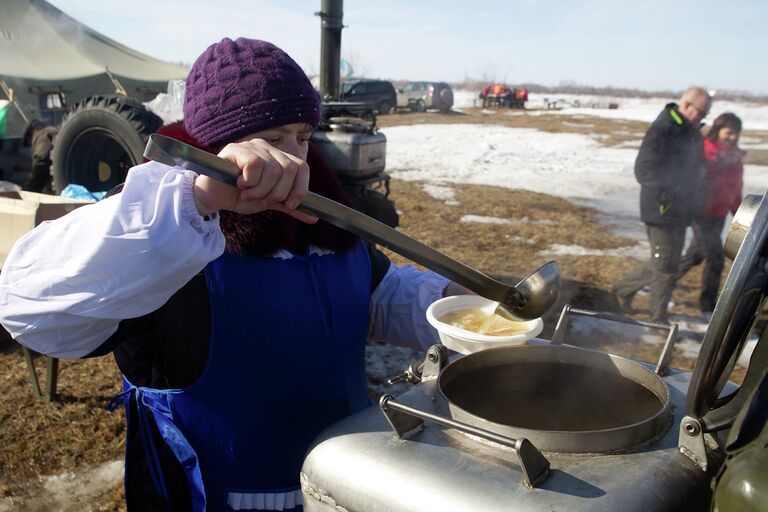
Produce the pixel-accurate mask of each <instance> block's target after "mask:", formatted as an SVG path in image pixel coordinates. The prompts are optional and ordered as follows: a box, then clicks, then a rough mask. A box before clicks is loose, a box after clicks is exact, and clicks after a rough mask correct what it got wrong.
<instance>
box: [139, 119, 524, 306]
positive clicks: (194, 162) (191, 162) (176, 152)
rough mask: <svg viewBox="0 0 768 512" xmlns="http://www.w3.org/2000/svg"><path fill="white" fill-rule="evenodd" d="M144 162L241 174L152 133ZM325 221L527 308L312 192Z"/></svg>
mask: <svg viewBox="0 0 768 512" xmlns="http://www.w3.org/2000/svg"><path fill="white" fill-rule="evenodd" d="M144 156H145V157H146V158H148V159H150V160H155V161H157V162H160V163H164V164H166V165H178V166H180V167H183V168H185V169H190V170H192V171H195V172H197V173H199V174H205V175H206V176H209V177H211V178H213V179H215V180H217V181H221V182H224V183H227V184H229V185H234V184H235V183H236V181H237V177H238V176H239V175H240V169H239V168H238V167H237V166H236V165H235V164H234V163H232V162H230V161H229V160H225V159H224V158H220V157H217V156H215V155H212V154H210V153H208V152H206V151H202V150H200V149H197V148H195V147H193V146H190V145H188V144H184V143H183V142H180V141H178V140H175V139H172V138H170V137H166V136H164V135H159V134H156V133H153V134H152V135H150V136H149V141H148V142H147V147H146V149H145V151H144ZM298 209H299V210H301V211H302V212H305V213H309V214H310V215H314V216H316V217H318V218H320V219H323V220H324V221H326V222H328V223H330V224H333V225H334V226H337V227H340V228H342V229H345V230H347V231H350V232H352V233H354V234H356V235H358V236H360V237H362V238H365V239H367V240H370V241H371V242H374V243H377V244H379V245H382V246H384V247H386V248H387V249H391V250H392V251H394V252H396V253H398V254H400V255H402V256H405V257H406V258H408V259H410V260H412V261H414V262H416V263H419V264H421V265H424V266H425V267H427V268H428V269H430V270H433V271H435V272H437V273H438V274H441V275H443V276H445V277H447V278H448V279H450V280H451V281H454V282H455V283H458V284H460V285H462V286H464V287H466V288H468V289H470V290H472V291H473V292H475V293H477V294H479V295H482V296H483V297H485V298H486V299H490V300H494V301H499V302H504V303H506V304H514V303H516V302H517V303H522V302H524V301H523V298H522V294H521V293H520V292H519V291H518V290H517V289H515V288H512V287H510V286H508V285H505V284H503V283H500V282H499V281H496V280H495V279H492V278H490V277H488V276H486V275H485V274H483V273H482V272H479V271H477V270H475V269H473V268H471V267H468V266H467V265H464V264H463V263H460V262H458V261H456V260H454V259H453V258H450V257H448V256H446V255H445V254H443V253H440V252H438V251H436V250H435V249H432V248H431V247H428V246H426V245H424V244H422V243H421V242H418V241H417V240H414V239H413V238H411V237H409V236H407V235H405V234H403V233H401V232H399V231H396V230H395V229H393V228H391V227H389V226H387V225H386V224H384V223H381V222H379V221H377V220H375V219H372V218H371V217H369V216H367V215H365V214H363V213H360V212H358V211H357V210H354V209H352V208H349V207H347V206H344V205H343V204H340V203H337V202H336V201H333V200H331V199H328V198H327V197H323V196H320V195H318V194H315V193H313V192H308V193H307V196H306V197H305V198H304V200H303V201H302V202H301V205H299V207H298Z"/></svg>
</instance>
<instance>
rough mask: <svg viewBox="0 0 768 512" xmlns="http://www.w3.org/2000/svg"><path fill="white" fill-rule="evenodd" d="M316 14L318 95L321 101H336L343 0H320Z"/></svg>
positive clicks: (337, 97) (337, 95) (337, 96)
mask: <svg viewBox="0 0 768 512" xmlns="http://www.w3.org/2000/svg"><path fill="white" fill-rule="evenodd" d="M317 15H318V16H320V95H321V96H322V97H323V101H338V99H339V68H340V66H341V29H342V28H344V26H343V24H342V20H343V18H344V0H322V4H321V7H320V12H318V13H317Z"/></svg>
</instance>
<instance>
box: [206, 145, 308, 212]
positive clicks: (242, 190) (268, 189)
mask: <svg viewBox="0 0 768 512" xmlns="http://www.w3.org/2000/svg"><path fill="white" fill-rule="evenodd" d="M218 156H219V157H221V158H226V159H227V160H230V161H231V162H234V163H235V164H236V165H237V166H238V167H239V168H240V176H239V177H238V178H237V186H236V187H233V186H230V185H227V184H225V183H221V182H219V181H216V180H214V179H213V178H209V177H208V176H203V175H200V176H198V177H197V178H196V179H195V185H194V194H195V204H196V205H197V209H198V211H199V212H200V214H201V215H209V214H211V213H214V212H216V211H218V210H229V211H233V212H237V213H242V214H251V213H258V212H262V211H264V210H278V211H281V212H283V213H286V214H288V215H290V216H292V217H295V218H296V219H298V220H300V221H303V222H308V223H313V222H316V221H317V217H313V216H311V215H308V214H306V213H302V212H300V211H298V210H296V208H297V207H298V206H299V204H301V201H302V200H303V199H304V197H306V195H307V191H308V190H309V166H308V165H307V163H306V162H305V161H303V160H301V159H300V158H298V157H296V156H293V155H290V154H288V153H285V152H283V151H280V150H279V149H277V148H275V147H273V146H272V145H270V144H269V143H268V142H267V141H265V140H262V139H252V140H248V141H244V142H237V143H234V144H227V146H225V147H224V149H222V150H221V152H219V155H218Z"/></svg>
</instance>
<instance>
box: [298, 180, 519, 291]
mask: <svg viewBox="0 0 768 512" xmlns="http://www.w3.org/2000/svg"><path fill="white" fill-rule="evenodd" d="M298 209H299V210H301V211H303V212H305V213H309V214H311V215H314V216H316V217H319V218H321V219H323V220H324V221H326V222H328V223H330V224H333V225H334V226H337V227H340V228H342V229H345V230H347V231H350V232H352V233H354V234H356V235H358V236H360V237H362V238H365V239H367V240H370V241H371V242H374V243H377V244H379V245H381V246H383V247H386V248H387V249H390V250H392V251H394V252H396V253H398V254H400V255H401V256H405V257H406V258H408V259H410V260H411V261H414V262H416V263H419V264H421V265H424V266H425V267H427V268H428V269H430V270H433V271H435V272H437V273H438V274H441V275H443V276H445V277H447V278H448V279H450V280H451V281H454V282H456V283H458V284H460V285H462V286H465V287H466V288H469V289H470V290H472V291H473V292H475V293H478V294H480V295H482V296H483V297H485V298H486V299H491V300H495V301H499V302H502V301H505V300H507V298H508V297H507V296H508V294H509V289H508V286H507V285H504V284H502V283H499V282H498V281H496V280H495V279H492V278H490V277H488V276H486V275H485V274H483V273H482V272H479V271H477V270H475V269H473V268H471V267H468V266H466V265H464V264H463V263H461V262H458V261H456V260H454V259H453V258H451V257H449V256H446V255H445V254H443V253H441V252H438V251H436V250H435V249H433V248H431V247H429V246H427V245H424V244H423V243H421V242H419V241H417V240H414V239H413V238H411V237H409V236H408V235H406V234H404V233H402V232H400V231H397V230H395V229H393V228H391V227H389V226H387V225H386V224H384V223H382V222H379V221H377V220H376V219H373V218H371V217H369V216H367V215H365V214H363V213H360V212H358V211H357V210H354V209H352V208H349V207H347V206H344V205H343V204H340V203H337V202H336V201H333V200H331V199H328V198H326V197H323V196H320V195H317V194H315V193H313V192H309V193H307V197H305V198H304V201H302V202H301V205H300V206H299V208H298Z"/></svg>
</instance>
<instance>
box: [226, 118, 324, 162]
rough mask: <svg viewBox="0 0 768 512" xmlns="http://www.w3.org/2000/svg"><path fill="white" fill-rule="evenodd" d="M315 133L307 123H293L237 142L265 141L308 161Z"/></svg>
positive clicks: (263, 131)
mask: <svg viewBox="0 0 768 512" xmlns="http://www.w3.org/2000/svg"><path fill="white" fill-rule="evenodd" d="M313 131H314V128H312V125H309V124H307V123H291V124H285V125H283V126H277V127H275V128H270V129H269V130H262V131H260V132H256V133H252V134H250V135H246V136H245V137H243V138H241V139H240V140H238V141H237V142H244V141H246V140H253V139H263V140H265V141H267V142H269V143H270V144H271V145H272V146H273V147H275V148H277V149H279V150H280V151H282V152H284V153H288V154H289V155H293V156H295V157H297V158H300V159H302V160H305V161H306V159H307V151H308V150H309V138H310V137H311V136H312V132H313Z"/></svg>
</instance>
